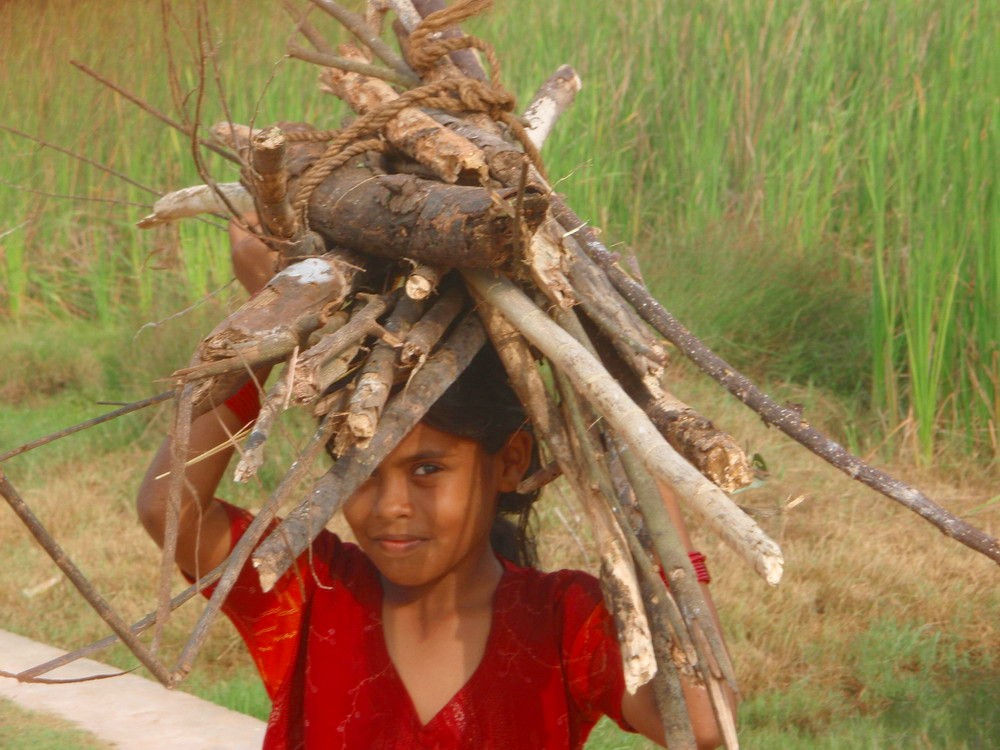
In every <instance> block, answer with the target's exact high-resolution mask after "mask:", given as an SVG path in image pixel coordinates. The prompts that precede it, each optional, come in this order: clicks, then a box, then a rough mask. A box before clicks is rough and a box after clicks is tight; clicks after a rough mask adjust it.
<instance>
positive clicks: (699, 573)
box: [660, 552, 712, 589]
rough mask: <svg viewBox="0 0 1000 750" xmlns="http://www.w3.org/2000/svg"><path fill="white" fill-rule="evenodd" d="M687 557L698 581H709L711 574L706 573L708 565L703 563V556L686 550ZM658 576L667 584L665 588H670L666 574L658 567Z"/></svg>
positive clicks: (710, 580)
mask: <svg viewBox="0 0 1000 750" xmlns="http://www.w3.org/2000/svg"><path fill="white" fill-rule="evenodd" d="M688 559H689V560H690V561H691V566H692V567H693V568H694V573H695V577H696V578H697V579H698V583H711V582H712V576H711V575H709V573H708V566H707V565H706V564H705V556H704V555H703V554H701V553H700V552H688ZM660 578H662V579H663V582H664V583H665V584H667V588H668V589H669V588H670V583H669V582H668V581H667V574H666V572H665V571H664V570H663V568H660Z"/></svg>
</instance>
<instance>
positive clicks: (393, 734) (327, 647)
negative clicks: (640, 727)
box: [223, 505, 628, 750]
mask: <svg viewBox="0 0 1000 750" xmlns="http://www.w3.org/2000/svg"><path fill="white" fill-rule="evenodd" d="M226 508H227V511H228V512H229V515H230V519H231V525H232V531H233V540H234V542H235V540H236V539H238V538H239V536H240V535H242V534H243V532H244V531H245V530H246V528H247V526H248V525H249V524H250V521H251V516H250V515H249V514H248V513H246V512H245V511H242V510H240V509H237V508H235V507H233V506H229V505H227V506H226ZM311 557H312V561H311V565H310V562H309V560H308V559H307V558H308V556H307V555H306V556H303V559H302V560H301V561H300V563H299V566H298V570H297V571H293V572H292V573H290V574H287V575H286V576H285V577H284V578H283V579H282V580H281V581H279V582H278V584H277V585H276V586H275V588H274V589H273V590H272V591H271V592H268V593H263V592H262V591H261V590H260V586H259V584H258V581H257V575H256V573H255V572H254V571H253V570H252V568H250V566H247V569H245V570H244V571H243V573H242V574H241V576H240V580H239V581H238V582H237V584H236V586H235V587H234V588H233V591H232V593H231V594H230V596H229V598H228V600H227V602H226V604H225V605H224V607H223V610H224V611H225V613H226V614H227V615H228V616H229V618H230V619H231V620H232V621H233V623H234V624H235V625H236V628H237V629H238V630H239V632H240V634H241V635H242V636H243V639H244V641H246V644H247V646H248V647H249V649H250V653H251V654H252V656H253V658H254V661H255V662H256V664H257V668H258V669H259V671H260V674H261V677H262V678H263V680H264V684H265V686H266V688H267V691H268V694H269V695H270V696H271V699H272V701H273V710H272V712H271V718H270V721H269V722H268V728H267V736H266V739H265V741H264V748H265V749H266V750H278V749H279V748H280V749H282V750H285V749H287V750H293V749H296V750H297V749H298V748H358V749H363V750H382V749H387V750H388V749H390V748H391V749H393V750H410V749H411V748H430V749H433V748H442V749H443V748H476V749H477V750H479V749H486V748H495V749H497V750H501V749H502V750H533V749H535V748H580V747H582V746H583V743H584V741H585V740H586V737H587V735H588V733H589V732H590V730H591V728H592V727H593V726H594V724H595V723H596V721H597V720H598V719H599V718H600V717H601V716H602V715H608V716H610V717H611V718H612V719H614V720H615V721H617V722H618V723H619V724H620V725H621V726H622V727H623V728H626V729H627V728H628V727H627V725H626V724H625V721H624V719H623V718H622V716H621V702H622V694H623V691H624V682H623V677H622V669H621V657H620V655H619V649H618V644H617V641H616V638H615V634H614V625H613V623H612V621H611V618H610V616H609V615H608V613H607V610H606V609H605V607H604V604H603V601H602V599H601V594H600V589H599V586H598V584H597V581H596V580H595V579H594V578H593V577H592V576H589V575H587V574H585V573H582V572H578V571H560V572H557V573H541V572H539V571H536V570H532V569H526V568H520V567H517V566H515V565H513V564H511V563H509V562H506V561H504V572H503V576H502V578H501V580H500V583H499V585H498V587H497V590H496V594H495V595H494V606H493V620H492V624H491V628H490V634H489V636H488V640H487V644H486V651H485V654H484V655H483V659H482V662H481V663H480V664H479V667H478V668H477V669H476V671H475V672H474V673H473V675H472V677H470V678H469V680H468V682H467V683H466V684H465V685H464V686H463V687H462V688H461V689H460V690H459V691H458V693H456V694H455V696H454V697H453V698H452V699H451V700H450V701H449V702H448V703H447V704H446V705H445V706H444V708H442V709H441V710H440V711H439V712H438V713H437V714H436V715H435V716H434V717H433V718H432V719H431V720H430V721H429V722H428V723H427V724H422V723H421V722H420V719H419V718H418V716H417V713H416V710H415V709H414V707H413V703H412V701H411V700H410V696H409V694H408V693H407V692H406V688H405V687H404V685H403V682H402V680H401V679H400V677H399V675H398V674H397V673H396V670H395V668H394V667H393V664H392V661H391V659H390V658H389V654H388V651H387V649H386V646H385V639H384V636H383V633H382V616H381V612H382V588H381V583H380V580H379V575H378V571H377V570H376V569H375V567H374V566H373V565H372V564H371V562H370V561H369V560H368V558H367V556H366V555H365V554H364V553H363V552H362V551H361V550H360V549H359V548H358V547H356V546H355V545H352V544H347V543H344V542H341V541H340V540H339V539H338V538H337V537H336V536H335V535H333V534H330V533H324V534H322V535H321V536H320V537H319V538H317V540H316V542H315V544H314V546H313V548H312V555H311Z"/></svg>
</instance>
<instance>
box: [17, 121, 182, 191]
mask: <svg viewBox="0 0 1000 750" xmlns="http://www.w3.org/2000/svg"><path fill="white" fill-rule="evenodd" d="M0 130H6V131H7V132H8V133H13V134H14V135H17V136H20V137H21V138H25V139H27V140H29V141H32V142H33V143H37V144H38V145H39V146H44V147H45V148H51V149H52V150H53V151H58V152H59V153H60V154H65V155H66V156H69V157H71V158H73V159H76V160H77V161H81V162H83V163H84V164H89V165H90V166H92V167H94V168H95V169H99V170H101V171H102V172H105V173H107V174H109V175H111V176H112V177H117V178H118V179H119V180H123V181H124V182H127V183H128V184H129V185H132V186H133V187H137V188H139V189H140V190H145V191H146V192H147V193H151V194H152V195H157V196H159V195H162V193H161V192H160V191H159V190H154V189H153V188H151V187H149V186H148V185H143V184H142V183H141V182H136V181H135V180H133V179H132V178H131V177H129V176H128V175H126V174H122V173H121V172H118V171H116V170H114V169H112V168H111V167H107V166H105V165H103V164H101V163H100V162H99V161H94V160H93V159H90V158H88V157H86V156H83V155H82V154H78V153H76V152H75V151H70V150H69V149H67V148H63V147H62V146H57V145H56V144H54V143H49V142H48V141H43V140H42V139H41V138H39V137H38V136H34V135H31V134H29V133H25V132H24V131H21V130H17V129H16V128H12V127H10V126H9V125H0Z"/></svg>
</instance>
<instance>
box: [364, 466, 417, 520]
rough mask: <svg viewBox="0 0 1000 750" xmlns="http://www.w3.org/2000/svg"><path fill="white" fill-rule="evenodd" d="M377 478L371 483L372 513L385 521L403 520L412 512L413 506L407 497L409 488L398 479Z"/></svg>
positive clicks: (390, 477) (388, 477)
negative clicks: (372, 495)
mask: <svg viewBox="0 0 1000 750" xmlns="http://www.w3.org/2000/svg"><path fill="white" fill-rule="evenodd" d="M388 474H391V472H386V475H383V476H381V477H378V478H377V479H376V481H375V482H374V483H373V484H374V486H373V487H372V490H373V492H374V498H373V500H372V513H373V514H374V515H375V516H377V517H379V518H385V519H393V518H405V517H408V516H409V515H410V514H411V513H412V512H413V504H412V502H411V498H410V496H409V488H408V487H407V484H406V482H405V481H402V480H401V479H400V478H399V477H392V476H387V475H388Z"/></svg>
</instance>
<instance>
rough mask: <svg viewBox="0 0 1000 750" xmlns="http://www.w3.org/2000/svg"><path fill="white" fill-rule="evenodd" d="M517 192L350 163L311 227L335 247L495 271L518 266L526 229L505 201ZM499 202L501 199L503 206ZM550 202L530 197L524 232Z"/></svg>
mask: <svg viewBox="0 0 1000 750" xmlns="http://www.w3.org/2000/svg"><path fill="white" fill-rule="evenodd" d="M515 195H516V190H514V189H504V190H499V191H494V192H491V191H487V190H485V189H483V188H478V187H465V186H461V185H444V184H442V183H440V182H436V181H431V180H422V179H420V178H418V177H415V176H413V175H376V174H375V173H374V172H373V171H372V170H371V168H369V167H368V166H366V165H364V164H357V163H354V162H352V163H349V164H347V165H345V166H343V167H341V168H340V169H338V170H336V171H335V172H334V173H333V174H331V175H330V176H329V177H328V178H327V179H326V181H325V182H323V184H321V185H320V186H319V187H318V188H316V191H315V192H314V193H313V195H312V198H311V199H310V207H309V224H310V226H311V227H312V228H313V229H314V230H316V231H317V232H319V233H320V234H321V235H322V236H323V237H324V238H325V239H326V241H327V244H328V245H329V246H331V247H348V248H351V249H354V250H357V251H358V252H362V253H366V254H369V255H374V256H376V257H384V258H392V259H395V260H399V259H403V258H409V259H414V260H417V261H420V262H423V263H427V264H429V265H437V266H452V267H455V268H468V267H476V268H495V267H503V266H508V265H511V264H512V263H513V262H514V259H515V250H516V248H517V245H518V239H517V238H518V236H519V235H518V233H519V232H520V231H521V229H522V225H521V223H519V222H518V221H517V218H516V217H515V216H514V215H513V211H512V210H510V208H509V206H507V205H505V203H504V201H509V200H510V199H512V198H514V196H515ZM498 199H499V200H498ZM547 205H548V201H547V199H546V198H545V196H543V195H542V194H541V193H539V192H536V191H531V192H529V193H528V194H527V195H525V200H524V207H525V211H524V216H523V220H524V221H523V225H524V228H525V229H526V231H528V232H532V231H534V230H535V229H537V228H538V226H539V224H540V223H541V221H542V219H543V218H544V216H545V211H546V208H547Z"/></svg>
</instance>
